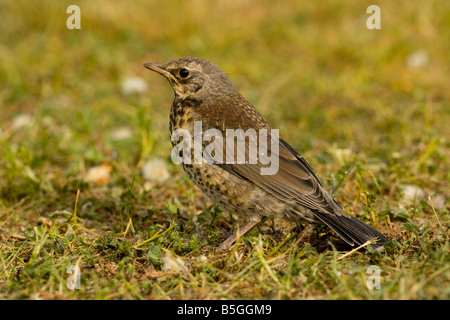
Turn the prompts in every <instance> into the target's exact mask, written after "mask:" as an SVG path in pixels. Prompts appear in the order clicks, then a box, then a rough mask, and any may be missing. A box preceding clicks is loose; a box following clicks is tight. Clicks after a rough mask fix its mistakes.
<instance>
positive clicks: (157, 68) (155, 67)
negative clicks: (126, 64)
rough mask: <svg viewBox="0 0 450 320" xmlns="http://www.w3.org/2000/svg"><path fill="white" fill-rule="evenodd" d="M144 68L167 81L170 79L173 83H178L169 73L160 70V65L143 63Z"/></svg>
mask: <svg viewBox="0 0 450 320" xmlns="http://www.w3.org/2000/svg"><path fill="white" fill-rule="evenodd" d="M144 67H146V68H147V69H149V70H152V71H155V72H157V73H159V74H161V75H163V76H165V77H166V78H168V79H172V80H173V81H174V82H175V83H178V81H177V79H176V78H175V77H174V76H173V75H172V74H171V73H170V72H168V71H166V70H164V69H162V68H161V64H160V63H144Z"/></svg>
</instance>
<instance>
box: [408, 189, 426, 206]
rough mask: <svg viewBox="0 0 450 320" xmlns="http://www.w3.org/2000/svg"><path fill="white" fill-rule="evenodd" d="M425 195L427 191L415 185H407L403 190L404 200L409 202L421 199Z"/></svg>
mask: <svg viewBox="0 0 450 320" xmlns="http://www.w3.org/2000/svg"><path fill="white" fill-rule="evenodd" d="M425 195H426V194H425V191H423V190H422V189H421V188H419V187H418V186H414V185H407V186H405V188H404V190H403V200H405V201H407V202H414V201H420V200H422V199H423V198H424V197H425Z"/></svg>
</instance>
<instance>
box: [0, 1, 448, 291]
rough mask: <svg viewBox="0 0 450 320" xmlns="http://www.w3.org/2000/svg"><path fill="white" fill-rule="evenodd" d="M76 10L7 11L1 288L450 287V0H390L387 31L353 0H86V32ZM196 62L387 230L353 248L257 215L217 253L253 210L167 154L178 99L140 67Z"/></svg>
mask: <svg viewBox="0 0 450 320" xmlns="http://www.w3.org/2000/svg"><path fill="white" fill-rule="evenodd" d="M70 4H72V3H70V2H69V1H58V2H55V1H46V0H43V1H40V2H33V3H30V2H25V1H3V2H2V4H0V7H1V10H0V25H1V30H2V32H1V35H0V38H1V42H0V43H1V44H0V54H1V56H2V59H1V62H0V84H1V86H0V109H1V111H2V112H1V113H0V299H449V298H450V291H449V288H450V286H449V278H450V270H449V268H450V264H449V242H448V226H449V201H450V195H449V193H448V190H449V187H448V186H449V181H450V174H449V172H450V165H449V155H450V152H449V140H448V137H449V136H450V127H449V126H448V123H449V121H450V104H449V101H450V93H449V91H448V87H449V85H450V82H449V80H448V74H449V71H450V70H449V66H450V61H449V56H448V54H447V53H448V52H449V51H450V48H449V46H450V43H449V42H448V39H449V38H450V31H449V30H450V14H449V13H450V10H449V9H450V8H449V4H448V3H445V2H442V1H428V2H426V3H424V2H419V1H410V2H408V6H404V5H401V4H399V3H395V2H392V1H379V2H378V3H377V4H378V5H379V6H380V8H381V17H382V21H381V26H382V29H381V30H368V29H367V28H366V24H365V21H366V19H367V18H368V14H366V8H367V6H368V5H369V4H367V3H365V2H362V1H361V2H358V3H356V4H354V5H352V6H349V5H348V6H344V5H342V4H341V3H340V2H338V1H332V0H327V1H322V2H320V4H318V3H317V4H316V3H312V2H311V3H304V4H299V3H298V2H297V1H283V2H267V3H264V4H263V3H261V2H258V1H252V0H249V1H243V2H242V1H239V2H228V1H222V2H218V3H212V2H210V1H151V2H147V1H135V2H134V3H133V5H129V4H127V3H125V2H119V1H96V2H95V3H92V2H88V1H79V2H78V5H79V6H80V8H81V27H82V29H81V30H68V29H67V28H66V19H67V18H68V16H69V15H68V14H67V13H66V8H67V7H68V6H69V5H70ZM43 8H45V10H43ZM36 12H39V14H36ZM414 54H415V55H416V58H415V59H416V60H417V56H419V57H422V62H420V59H419V63H418V64H417V63H416V64H414V63H413V62H414ZM185 55H196V56H201V57H204V58H206V59H209V60H211V61H213V62H215V63H216V64H217V65H219V67H220V68H221V69H222V70H224V71H226V72H227V73H228V74H229V77H230V78H231V80H232V82H233V83H234V84H235V86H236V87H237V88H239V90H240V91H241V93H243V94H244V96H246V97H247V98H248V99H249V100H250V101H251V102H252V104H253V105H255V106H256V108H257V109H258V110H259V111H260V112H261V113H262V114H263V115H264V117H265V118H266V119H267V120H268V121H269V122H270V123H271V124H272V127H274V128H279V129H280V134H281V136H283V137H284V138H285V140H287V141H288V142H289V143H290V144H291V145H292V146H293V147H295V148H296V149H297V150H298V151H299V152H300V153H301V154H302V155H303V156H305V158H306V159H308V161H309V162H310V163H311V165H312V166H313V167H314V168H315V170H316V172H317V173H318V175H319V176H320V177H321V178H322V180H323V183H324V184H325V185H326V187H327V188H328V189H330V190H335V193H334V194H335V196H336V198H337V199H338V200H339V201H340V203H341V204H343V205H344V206H345V207H346V208H347V209H348V211H350V212H351V213H352V214H354V215H356V216H358V217H359V218H360V219H362V220H364V221H366V222H367V223H369V224H371V225H372V226H374V227H376V228H377V229H379V230H380V231H382V232H383V233H384V234H386V235H387V236H389V237H390V238H392V239H393V241H392V243H391V244H390V245H389V246H387V247H386V248H385V250H384V251H382V252H377V251H373V250H372V249H371V248H370V247H369V248H367V250H365V251H364V250H363V251H358V252H351V253H350V254H348V255H346V254H347V253H349V251H350V248H348V247H346V246H345V245H343V244H342V242H341V241H340V240H339V239H337V237H336V236H335V235H334V234H333V233H332V232H331V231H329V230H328V229H327V228H325V227H320V228H316V229H314V230H311V229H309V228H301V227H298V226H296V225H292V224H288V223H284V222H281V221H266V222H265V223H264V224H263V225H262V226H261V227H260V229H259V230H254V231H252V233H251V234H249V235H247V236H245V237H243V238H242V239H240V242H239V244H238V245H237V246H236V247H235V248H234V249H233V250H232V251H231V252H228V253H222V252H219V251H218V245H219V244H220V243H221V241H223V240H224V239H225V238H226V237H227V235H228V234H229V233H230V232H232V231H233V228H234V226H235V225H236V223H243V222H244V221H245V220H244V218H243V217H238V216H234V215H232V214H229V213H226V212H222V211H221V210H220V209H218V208H216V207H214V206H213V205H212V204H211V202H209V200H208V199H207V198H206V197H205V196H203V195H202V194H201V192H200V191H199V190H198V189H197V188H196V187H194V185H193V184H192V183H191V182H190V181H189V180H188V178H187V177H186V176H185V175H184V173H183V172H182V170H181V168H180V167H178V166H175V165H173V164H172V163H171V162H170V158H169V157H168V154H169V152H170V142H169V137H168V116H169V107H170V104H171V101H172V96H173V93H172V90H171V88H170V86H169V85H168V84H167V82H166V81H165V80H164V79H162V78H161V77H157V76H156V75H155V74H153V73H150V72H148V71H147V70H145V69H144V68H143V67H142V64H143V63H145V62H159V61H165V60H169V59H172V58H175V57H179V56H185ZM424 57H425V58H424ZM408 61H409V62H408ZM411 61H413V62H411ZM129 77H140V78H142V79H144V80H145V82H146V83H147V89H146V90H145V91H144V92H134V93H126V92H124V91H123V90H122V89H121V84H122V83H123V82H124V80H125V79H127V78H129ZM118 132H122V134H121V135H119V134H118ZM155 159H163V161H162V162H163V166H162V167H159V168H160V169H157V170H156V171H153V173H152V174H150V176H146V175H145V174H144V171H145V169H144V168H146V164H148V163H149V161H150V163H153V162H152V161H155ZM92 169H94V170H97V171H92ZM158 170H159V171H158ZM166 171H167V172H166ZM155 172H156V173H155ZM158 172H166V173H169V174H168V175H166V178H164V179H163V178H161V176H160V175H159V174H158ZM167 176H168V178H167ZM344 255H345V256H344ZM341 257H342V258H341ZM72 265H78V266H79V268H80V271H81V283H80V288H79V289H75V290H70V289H69V288H68V286H67V281H68V280H69V278H70V277H71V276H72V275H73V274H71V273H67V270H68V268H69V267H70V266H72ZM372 265H375V266H378V267H379V270H380V272H381V274H380V276H381V277H380V281H381V286H380V289H375V290H371V289H369V288H368V286H367V281H368V280H369V277H370V274H369V273H368V272H367V271H368V267H369V266H372Z"/></svg>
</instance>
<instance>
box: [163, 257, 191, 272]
mask: <svg viewBox="0 0 450 320" xmlns="http://www.w3.org/2000/svg"><path fill="white" fill-rule="evenodd" d="M162 261H163V265H162V270H164V271H172V272H180V271H183V270H186V264H185V263H184V261H183V259H181V258H180V257H174V256H172V254H170V253H166V254H165V256H164V257H163V258H162Z"/></svg>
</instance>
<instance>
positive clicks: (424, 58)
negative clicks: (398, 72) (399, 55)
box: [406, 50, 429, 69]
mask: <svg viewBox="0 0 450 320" xmlns="http://www.w3.org/2000/svg"><path fill="white" fill-rule="evenodd" d="M428 62H429V58H428V53H427V52H426V51H425V50H418V51H415V52H413V53H411V54H410V55H409V56H407V57H406V66H407V67H408V68H409V69H418V68H422V67H424V66H426V65H427V64H428Z"/></svg>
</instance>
